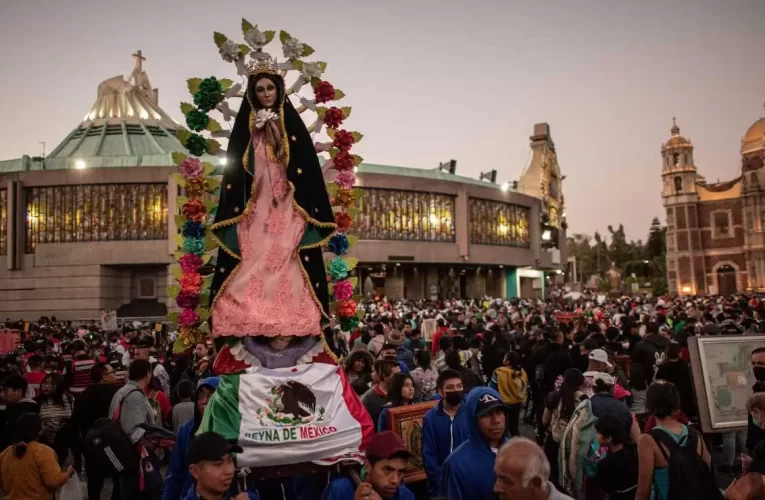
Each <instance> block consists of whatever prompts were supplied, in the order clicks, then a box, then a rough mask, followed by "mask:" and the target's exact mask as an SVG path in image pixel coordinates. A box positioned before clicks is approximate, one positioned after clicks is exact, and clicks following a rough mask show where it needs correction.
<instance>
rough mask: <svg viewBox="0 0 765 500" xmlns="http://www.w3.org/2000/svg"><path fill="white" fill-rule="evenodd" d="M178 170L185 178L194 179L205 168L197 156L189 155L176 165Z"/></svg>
mask: <svg viewBox="0 0 765 500" xmlns="http://www.w3.org/2000/svg"><path fill="white" fill-rule="evenodd" d="M178 171H179V172H180V173H181V175H182V176H183V177H184V178H186V179H196V178H197V177H200V176H201V175H202V174H203V173H204V171H205V169H204V167H203V166H202V162H201V161H199V158H194V157H193V156H189V157H188V158H186V159H185V160H183V161H182V162H181V164H180V165H178Z"/></svg>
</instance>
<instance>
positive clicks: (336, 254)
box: [170, 19, 363, 343]
mask: <svg viewBox="0 0 765 500" xmlns="http://www.w3.org/2000/svg"><path fill="white" fill-rule="evenodd" d="M242 35H243V36H244V41H245V43H244V44H240V43H238V42H235V41H232V40H230V39H228V37H226V36H225V35H223V34H222V33H217V32H216V33H214V35H213V40H214V41H215V45H216V46H217V47H218V52H219V54H220V56H221V57H222V58H223V60H224V61H227V62H230V63H233V64H234V65H235V66H236V68H237V73H238V74H239V76H240V77H243V78H246V66H247V58H248V57H249V59H250V60H252V61H254V60H257V59H260V58H263V57H270V56H269V55H268V54H267V53H265V52H263V49H264V47H266V46H267V45H268V44H269V43H271V41H272V40H274V38H275V36H276V32H275V31H262V30H260V29H258V26H257V25H253V24H252V23H250V22H249V21H247V20H246V19H242ZM279 42H281V45H282V54H283V56H284V58H285V59H286V61H284V62H282V63H280V64H279V69H280V70H282V74H286V73H287V72H288V71H289V70H297V71H298V72H299V75H298V76H297V80H296V81H295V82H294V83H293V84H292V85H291V86H290V87H289V88H288V89H287V94H288V95H292V94H295V95H297V93H298V92H299V91H300V89H301V88H302V87H303V86H305V85H306V84H310V87H311V89H312V91H313V99H306V98H300V104H301V106H300V108H299V109H298V111H299V112H301V113H302V112H304V111H306V110H310V111H312V112H314V113H315V114H316V120H315V122H314V123H313V124H312V125H310V126H309V127H308V130H309V131H310V132H311V133H312V134H316V133H319V132H320V131H321V130H322V128H324V129H326V134H327V136H328V137H329V138H330V140H331V142H325V143H320V142H316V143H315V147H316V151H317V152H327V153H329V156H330V159H329V160H328V162H329V165H327V164H325V168H330V167H331V168H333V169H334V170H336V171H337V172H336V174H337V175H335V178H334V180H333V181H332V182H329V183H328V184H327V191H328V193H329V196H330V200H331V202H332V206H333V211H334V212H335V222H336V223H337V231H338V232H337V233H335V234H334V235H333V236H332V237H331V238H330V240H329V242H328V243H327V251H328V252H331V254H332V257H331V258H329V259H327V260H326V262H325V265H326V269H327V280H328V282H329V289H330V294H331V297H332V298H331V304H330V309H331V311H332V312H334V314H335V315H336V317H337V319H338V320H339V323H340V325H341V328H342V329H343V330H344V331H346V332H348V331H351V330H353V329H354V328H356V326H357V325H358V323H359V318H360V317H361V314H363V313H359V312H357V310H358V303H359V301H360V300H361V296H360V295H355V294H354V291H355V290H356V287H357V286H358V278H356V277H353V276H351V273H352V272H353V270H354V269H355V267H356V266H357V265H358V259H356V258H354V257H349V256H347V252H348V250H349V249H350V247H351V246H353V245H354V244H355V243H356V241H357V238H356V237H354V236H351V235H350V231H351V229H352V227H353V218H354V217H355V215H356V210H355V208H354V207H355V204H356V200H357V198H358V197H359V193H358V191H357V190H355V189H354V186H355V184H356V176H355V175H354V170H355V168H356V167H357V166H358V165H359V164H361V162H362V161H363V160H362V158H361V157H360V156H358V155H354V154H351V149H352V148H353V146H354V145H355V144H356V143H358V142H359V141H360V140H361V139H362V137H363V136H362V135H361V134H360V133H358V132H351V131H348V130H345V129H342V128H341V127H342V125H343V123H344V122H345V121H346V120H347V119H348V118H349V117H350V115H351V108H350V107H336V106H331V105H330V106H329V107H326V106H321V105H326V104H331V103H332V102H334V101H339V100H340V99H343V98H344V97H345V94H344V93H343V91H342V90H340V89H338V88H335V86H334V85H332V83H330V82H329V81H326V80H324V79H322V74H323V73H324V71H325V70H326V68H327V63H325V62H323V61H315V62H308V61H303V60H302V58H304V57H308V56H310V55H311V54H313V53H314V49H313V48H312V47H311V46H310V45H307V44H305V43H303V42H301V41H300V40H298V39H297V38H294V37H292V36H291V35H290V34H289V33H287V32H286V31H280V32H279ZM188 88H189V92H190V93H191V94H192V96H193V104H190V103H181V111H182V112H183V114H184V116H185V117H186V125H187V126H188V128H189V130H181V131H179V132H178V134H177V135H178V139H179V140H180V141H181V142H182V143H183V145H184V146H185V147H186V148H187V149H188V151H189V153H191V155H192V156H186V155H181V154H175V155H173V158H174V160H175V163H176V164H177V165H178V169H179V173H178V174H175V176H176V180H177V181H178V184H179V185H181V186H182V187H184V188H185V190H186V193H185V194H186V195H187V196H188V198H179V206H180V207H181V208H180V215H179V216H177V218H176V219H177V222H178V226H179V227H182V228H183V233H182V234H180V235H178V236H177V243H178V247H179V248H180V251H178V252H176V259H177V261H178V264H177V265H175V266H173V276H174V277H175V278H176V280H177V281H178V283H179V286H177V285H173V286H172V287H170V288H171V290H170V293H171V296H172V297H174V298H175V299H176V301H177V303H178V306H179V307H181V308H182V311H181V312H180V313H175V316H173V315H172V314H171V320H172V319H173V318H175V320H176V321H178V322H179V323H180V325H181V335H180V338H181V339H183V341H184V342H185V343H190V342H192V341H193V340H195V339H196V338H197V335H198V334H203V333H207V325H206V320H207V318H208V317H209V309H208V307H209V296H210V294H209V287H210V284H211V282H212V276H206V277H202V276H201V275H200V273H199V270H200V268H201V267H202V266H203V265H205V264H207V263H208V262H209V261H210V260H211V255H210V251H211V250H213V249H214V244H213V243H212V239H211V238H210V236H209V231H210V228H209V224H208V218H209V217H210V214H211V213H212V212H213V211H214V209H215V202H214V200H215V196H214V194H215V193H217V191H218V188H219V186H220V181H219V180H217V179H213V177H212V175H213V174H215V173H217V172H216V169H215V167H214V166H213V165H212V164H209V163H205V162H202V161H201V160H200V159H199V158H198V157H199V156H202V155H204V154H209V155H215V154H217V153H218V152H219V151H220V144H219V143H218V142H217V141H216V140H214V139H206V138H205V137H204V136H202V135H201V132H203V131H207V132H210V133H212V135H213V137H217V136H224V134H225V132H223V131H222V130H223V129H222V127H221V125H220V124H219V123H218V122H217V121H215V120H214V119H212V118H210V116H209V113H210V111H213V110H218V111H220V112H221V113H222V114H223V117H224V120H225V121H230V120H231V119H232V118H233V116H235V113H233V112H232V111H231V110H230V108H229V106H228V103H227V99H229V98H231V97H242V92H240V90H241V88H242V85H240V84H234V83H233V82H232V81H231V80H227V79H223V80H218V79H216V78H215V77H210V78H205V79H200V78H192V79H189V80H188Z"/></svg>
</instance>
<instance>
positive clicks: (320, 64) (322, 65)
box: [316, 61, 327, 73]
mask: <svg viewBox="0 0 765 500" xmlns="http://www.w3.org/2000/svg"><path fill="white" fill-rule="evenodd" d="M316 64H317V65H318V66H319V68H321V72H322V73H324V72H325V71H327V63H326V62H324V61H317V62H316Z"/></svg>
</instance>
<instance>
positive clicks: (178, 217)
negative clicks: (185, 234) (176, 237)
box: [175, 215, 186, 229]
mask: <svg viewBox="0 0 765 500" xmlns="http://www.w3.org/2000/svg"><path fill="white" fill-rule="evenodd" d="M184 224H186V217H185V216H183V215H176V216H175V225H176V227H178V228H179V229H180V228H182V227H183V225H184Z"/></svg>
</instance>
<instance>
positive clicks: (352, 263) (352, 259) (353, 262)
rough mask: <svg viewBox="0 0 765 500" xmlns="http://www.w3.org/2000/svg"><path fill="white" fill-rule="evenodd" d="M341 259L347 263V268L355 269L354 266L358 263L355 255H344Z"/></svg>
mask: <svg viewBox="0 0 765 500" xmlns="http://www.w3.org/2000/svg"><path fill="white" fill-rule="evenodd" d="M343 260H344V261H345V263H346V264H348V269H349V270H353V269H356V266H358V265H359V259H357V258H356V257H345V258H344V259H343Z"/></svg>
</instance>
